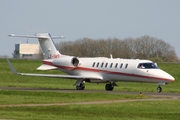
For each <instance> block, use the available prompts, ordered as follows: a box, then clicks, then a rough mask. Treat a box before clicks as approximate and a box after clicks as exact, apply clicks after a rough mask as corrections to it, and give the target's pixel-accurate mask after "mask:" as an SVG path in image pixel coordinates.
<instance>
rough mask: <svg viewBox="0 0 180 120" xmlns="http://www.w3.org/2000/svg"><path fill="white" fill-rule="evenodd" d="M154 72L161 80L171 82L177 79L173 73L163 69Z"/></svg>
mask: <svg viewBox="0 0 180 120" xmlns="http://www.w3.org/2000/svg"><path fill="white" fill-rule="evenodd" d="M153 73H154V75H155V76H157V77H158V78H159V80H160V81H161V82H165V83H170V82H174V81H175V79H174V77H173V76H172V75H170V74H169V73H167V72H165V71H163V70H161V69H157V70H154V71H153Z"/></svg>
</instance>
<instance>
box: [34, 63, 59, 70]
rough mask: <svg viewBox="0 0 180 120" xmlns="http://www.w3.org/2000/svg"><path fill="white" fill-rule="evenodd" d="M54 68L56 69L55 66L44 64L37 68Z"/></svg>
mask: <svg viewBox="0 0 180 120" xmlns="http://www.w3.org/2000/svg"><path fill="white" fill-rule="evenodd" d="M55 69H57V67H55V66H51V65H46V64H42V65H41V66H39V67H38V68H37V70H55Z"/></svg>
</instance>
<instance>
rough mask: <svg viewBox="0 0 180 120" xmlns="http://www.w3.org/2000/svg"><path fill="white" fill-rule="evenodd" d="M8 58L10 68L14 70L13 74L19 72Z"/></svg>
mask: <svg viewBox="0 0 180 120" xmlns="http://www.w3.org/2000/svg"><path fill="white" fill-rule="evenodd" d="M6 60H7V62H8V65H9V68H10V69H11V72H12V73H13V74H17V71H16V69H15V68H14V67H13V65H12V64H11V62H10V61H9V59H6Z"/></svg>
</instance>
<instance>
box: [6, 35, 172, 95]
mask: <svg viewBox="0 0 180 120" xmlns="http://www.w3.org/2000/svg"><path fill="white" fill-rule="evenodd" d="M9 36H11V37H24V38H38V40H39V44H40V47H41V50H42V52H43V55H44V60H43V61H42V62H43V64H42V65H41V66H40V67H38V68H37V70H54V69H57V70H61V71H63V72H65V73H67V74H68V75H55V74H30V73H19V72H17V71H16V70H15V69H14V67H13V66H12V64H11V63H10V61H9V60H7V61H8V64H9V66H10V68H11V71H12V73H13V74H18V75H23V76H24V75H26V76H42V77H53V78H69V79H76V80H77V81H76V83H75V86H76V89H77V90H84V89H85V82H91V83H107V84H106V85H105V89H106V90H107V91H112V90H113V89H114V86H117V84H116V82H146V83H156V84H157V85H158V87H157V92H161V91H162V88H161V85H165V84H167V83H170V82H174V80H175V79H174V77H172V76H171V75H170V74H168V73H167V72H165V71H163V70H161V69H159V68H158V66H157V65H156V64H155V63H153V62H152V61H150V60H140V59H121V58H112V56H111V57H110V58H106V57H93V58H88V57H83V58H82V57H76V56H68V55H63V54H61V53H60V52H59V51H58V50H57V49H56V47H55V45H54V42H53V40H52V39H55V38H58V37H51V35H50V34H49V33H39V34H35V35H34V36H24V35H15V34H10V35H9ZM59 38H61V37H59Z"/></svg>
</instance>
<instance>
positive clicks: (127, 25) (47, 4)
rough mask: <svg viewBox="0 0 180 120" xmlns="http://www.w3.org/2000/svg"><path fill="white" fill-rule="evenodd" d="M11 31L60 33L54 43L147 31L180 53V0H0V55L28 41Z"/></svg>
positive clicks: (20, 32) (8, 54)
mask: <svg viewBox="0 0 180 120" xmlns="http://www.w3.org/2000/svg"><path fill="white" fill-rule="evenodd" d="M12 33H14V34H18V35H34V34H35V33H50V34H51V35H52V36H62V35H63V36H65V38H64V39H59V40H57V39H56V40H54V41H55V43H57V42H60V41H69V40H71V41H73V40H77V39H81V38H84V37H86V38H92V39H99V38H103V39H107V38H115V37H116V38H119V39H124V38H129V37H132V38H137V37H141V36H144V35H149V36H150V37H155V38H158V39H162V40H163V41H165V42H167V43H169V44H170V45H171V46H172V47H174V49H175V51H176V54H177V56H178V57H179V58H180V47H179V45H180V0H36V1H35V0H0V56H4V55H6V56H9V57H12V53H13V51H14V49H15V44H16V43H20V42H21V43H26V42H27V39H25V38H14V37H13V38H12V37H8V35H9V34H12ZM28 42H29V43H38V41H37V39H28ZM122 52H123V51H122Z"/></svg>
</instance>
